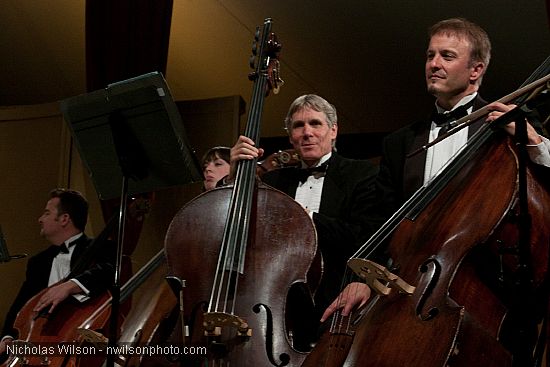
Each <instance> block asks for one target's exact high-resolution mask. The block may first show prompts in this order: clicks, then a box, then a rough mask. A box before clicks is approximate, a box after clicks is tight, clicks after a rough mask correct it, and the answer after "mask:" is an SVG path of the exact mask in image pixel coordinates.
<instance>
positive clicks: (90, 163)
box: [61, 72, 203, 366]
mask: <svg viewBox="0 0 550 367" xmlns="http://www.w3.org/2000/svg"><path fill="white" fill-rule="evenodd" d="M61 110H62V112H63V115H64V117H65V120H66V121H67V122H68V124H69V128H70V130H71V133H72V136H73V138H74V141H75V144H76V146H77V148H78V151H79V153H80V156H81V158H82V161H83V162H84V165H85V166H86V167H87V169H88V172H89V174H90V177H91V179H92V181H93V183H94V186H95V188H96V191H97V193H98V195H99V197H100V198H101V199H105V200H106V199H112V198H116V197H118V196H119V195H120V200H121V203H120V213H119V231H118V239H117V260H116V264H115V279H114V284H113V289H112V291H111V293H112V301H111V320H110V336H109V346H111V347H115V346H116V343H117V337H118V336H117V330H118V326H117V322H118V321H117V315H118V311H119V303H120V268H121V262H122V244H123V240H124V223H125V219H126V200H127V197H128V195H133V194H137V193H143V192H150V191H155V190H158V189H162V188H166V187H171V186H177V185H185V184H188V183H191V182H195V181H202V179H203V178H202V174H201V169H200V165H199V163H198V160H197V158H196V156H195V154H194V153H193V152H192V151H191V149H190V148H189V144H188V143H187V139H186V135H185V130H184V127H183V123H182V121H181V117H180V115H179V112H178V109H177V107H176V105H175V104H174V102H173V100H172V97H171V95H170V91H169V89H168V86H167V85H166V81H165V80H164V77H163V76H162V74H160V73H158V72H153V73H149V74H144V75H141V76H138V77H135V78H132V79H128V80H124V81H121V82H117V83H113V84H109V85H108V86H107V88H105V89H103V90H98V91H94V92H91V93H88V94H83V95H80V96H75V97H72V98H68V99H65V100H63V101H61ZM114 357H115V356H114V355H112V356H111V355H109V354H108V355H107V365H108V366H113V365H114Z"/></svg>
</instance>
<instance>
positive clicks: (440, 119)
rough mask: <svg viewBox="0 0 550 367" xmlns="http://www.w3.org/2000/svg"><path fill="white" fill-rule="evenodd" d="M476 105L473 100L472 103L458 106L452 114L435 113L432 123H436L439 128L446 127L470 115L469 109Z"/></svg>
mask: <svg viewBox="0 0 550 367" xmlns="http://www.w3.org/2000/svg"><path fill="white" fill-rule="evenodd" d="M473 104H474V100H473V99H472V100H471V101H470V102H468V103H466V104H464V105H462V106H458V107H457V108H455V109H454V110H452V111H450V112H443V113H434V114H433V115H432V121H433V122H435V124H436V125H437V126H445V125H447V124H449V123H451V122H453V121H456V120H458V119H460V118H462V117H464V116H466V115H467V114H468V109H469V108H470V107H472V106H473Z"/></svg>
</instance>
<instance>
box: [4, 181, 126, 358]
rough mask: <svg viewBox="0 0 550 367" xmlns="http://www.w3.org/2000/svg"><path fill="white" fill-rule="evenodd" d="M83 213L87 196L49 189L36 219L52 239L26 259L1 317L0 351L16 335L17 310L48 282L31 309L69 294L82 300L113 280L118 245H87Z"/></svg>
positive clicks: (50, 309) (40, 308)
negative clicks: (22, 276) (23, 271)
mask: <svg viewBox="0 0 550 367" xmlns="http://www.w3.org/2000/svg"><path fill="white" fill-rule="evenodd" d="M87 219H88V202H87V201H86V199H85V198H84V197H83V196H82V194H80V193H79V192H77V191H73V190H66V189H55V190H52V191H51V192H50V194H49V200H48V202H47V203H46V207H45V209H44V212H43V213H42V215H41V216H40V218H38V223H39V224H40V235H41V236H43V237H44V238H45V239H46V240H48V242H50V243H51V244H52V245H51V246H50V247H48V248H47V249H45V250H44V251H42V252H40V253H38V254H37V255H35V256H33V257H31V258H30V259H29V261H28V264H27V271H26V278H25V281H24V283H23V285H22V286H21V289H20V290H19V293H18V294H17V297H16V298H15V301H14V302H13V304H12V306H11V307H10V310H9V311H8V314H7V315H6V319H5V322H4V328H3V331H2V335H4V337H3V338H2V342H1V344H0V352H1V353H2V354H5V352H6V343H7V342H9V341H11V340H13V339H14V338H17V331H16V330H15V329H13V323H14V321H15V318H16V316H17V313H18V312H19V311H20V310H21V308H22V307H23V306H24V305H25V304H26V303H27V301H28V300H29V299H31V298H32V297H33V296H35V295H36V294H38V293H39V292H40V291H42V290H43V289H45V288H47V287H50V288H49V289H48V291H46V292H45V293H44V294H43V295H42V297H41V298H40V300H39V302H38V303H37V305H36V307H35V309H34V310H33V311H35V312H41V311H43V310H44V311H47V312H48V313H51V312H53V311H54V309H55V308H56V307H57V306H58V305H59V304H60V303H61V302H62V301H63V300H65V299H66V298H67V297H69V296H73V297H75V298H77V299H78V300H79V301H81V302H84V301H85V300H86V299H88V298H89V297H94V296H95V295H97V294H98V293H100V292H102V291H105V290H107V289H108V287H109V286H110V285H111V284H112V282H113V277H114V267H113V264H114V259H115V256H116V248H115V246H113V245H112V244H111V243H109V242H106V243H104V244H98V245H99V247H98V248H96V247H95V246H94V249H91V250H90V251H88V250H89V248H90V247H91V244H92V239H90V238H88V237H87V236H86V235H85V234H84V229H85V227H86V222H87Z"/></svg>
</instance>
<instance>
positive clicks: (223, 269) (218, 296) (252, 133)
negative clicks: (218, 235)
mask: <svg viewBox="0 0 550 367" xmlns="http://www.w3.org/2000/svg"><path fill="white" fill-rule="evenodd" d="M267 28H268V27H266V29H264V39H267V37H268V36H269V32H270V31H269V29H267ZM261 54H263V50H262V52H261ZM257 75H258V77H257V78H256V81H255V83H254V90H253V96H252V109H251V111H250V113H249V116H248V121H247V124H246V130H245V135H246V136H248V137H250V138H251V139H253V140H254V141H255V143H256V145H258V143H259V135H260V128H259V126H260V124H259V122H260V121H261V114H262V111H263V101H264V98H263V93H264V92H265V90H266V87H267V74H266V73H265V72H261V71H259V72H258V73H257ZM256 161H257V160H256V159H254V160H249V161H240V162H239V163H238V166H237V173H236V177H235V183H234V186H233V191H232V195H231V201H230V208H229V212H228V217H227V220H226V225H225V230H224V236H223V239H222V244H221V250H220V256H219V258H218V264H217V269H216V275H215V278H214V286H213V288H212V294H211V297H210V305H209V312H212V309H213V308H215V309H216V310H219V308H220V303H222V304H223V308H222V312H227V309H228V303H229V301H230V299H231V300H232V302H231V303H232V304H231V313H232V314H233V313H234V311H235V302H236V299H237V291H238V281H239V274H242V273H243V272H244V260H245V254H246V245H247V242H248V233H249V228H250V214H251V209H252V201H253V200H252V198H253V193H254V190H253V188H254V184H255V174H256V165H257V163H256ZM237 255H238V256H237ZM230 292H231V293H232V297H231V298H230V296H229V294H230ZM222 295H223V296H222ZM214 299H215V304H214Z"/></svg>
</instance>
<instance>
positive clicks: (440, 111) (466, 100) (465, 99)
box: [435, 92, 477, 113]
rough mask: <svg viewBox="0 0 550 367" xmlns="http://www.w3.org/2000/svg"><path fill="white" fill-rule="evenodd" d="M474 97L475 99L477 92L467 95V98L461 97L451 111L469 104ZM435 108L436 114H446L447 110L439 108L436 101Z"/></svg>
mask: <svg viewBox="0 0 550 367" xmlns="http://www.w3.org/2000/svg"><path fill="white" fill-rule="evenodd" d="M476 97H477V92H474V93H472V94H468V95H467V96H464V97H462V99H461V100H460V101H458V103H457V104H455V105H454V106H453V108H451V111H452V110H454V109H456V108H457V107H459V106H462V105H465V104H466V103H468V102H470V101H471V100H473V99H474V98H476ZM435 108H436V109H437V113H443V112H447V110H445V109H443V108H441V107H439V105H438V104H437V101H436V102H435Z"/></svg>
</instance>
